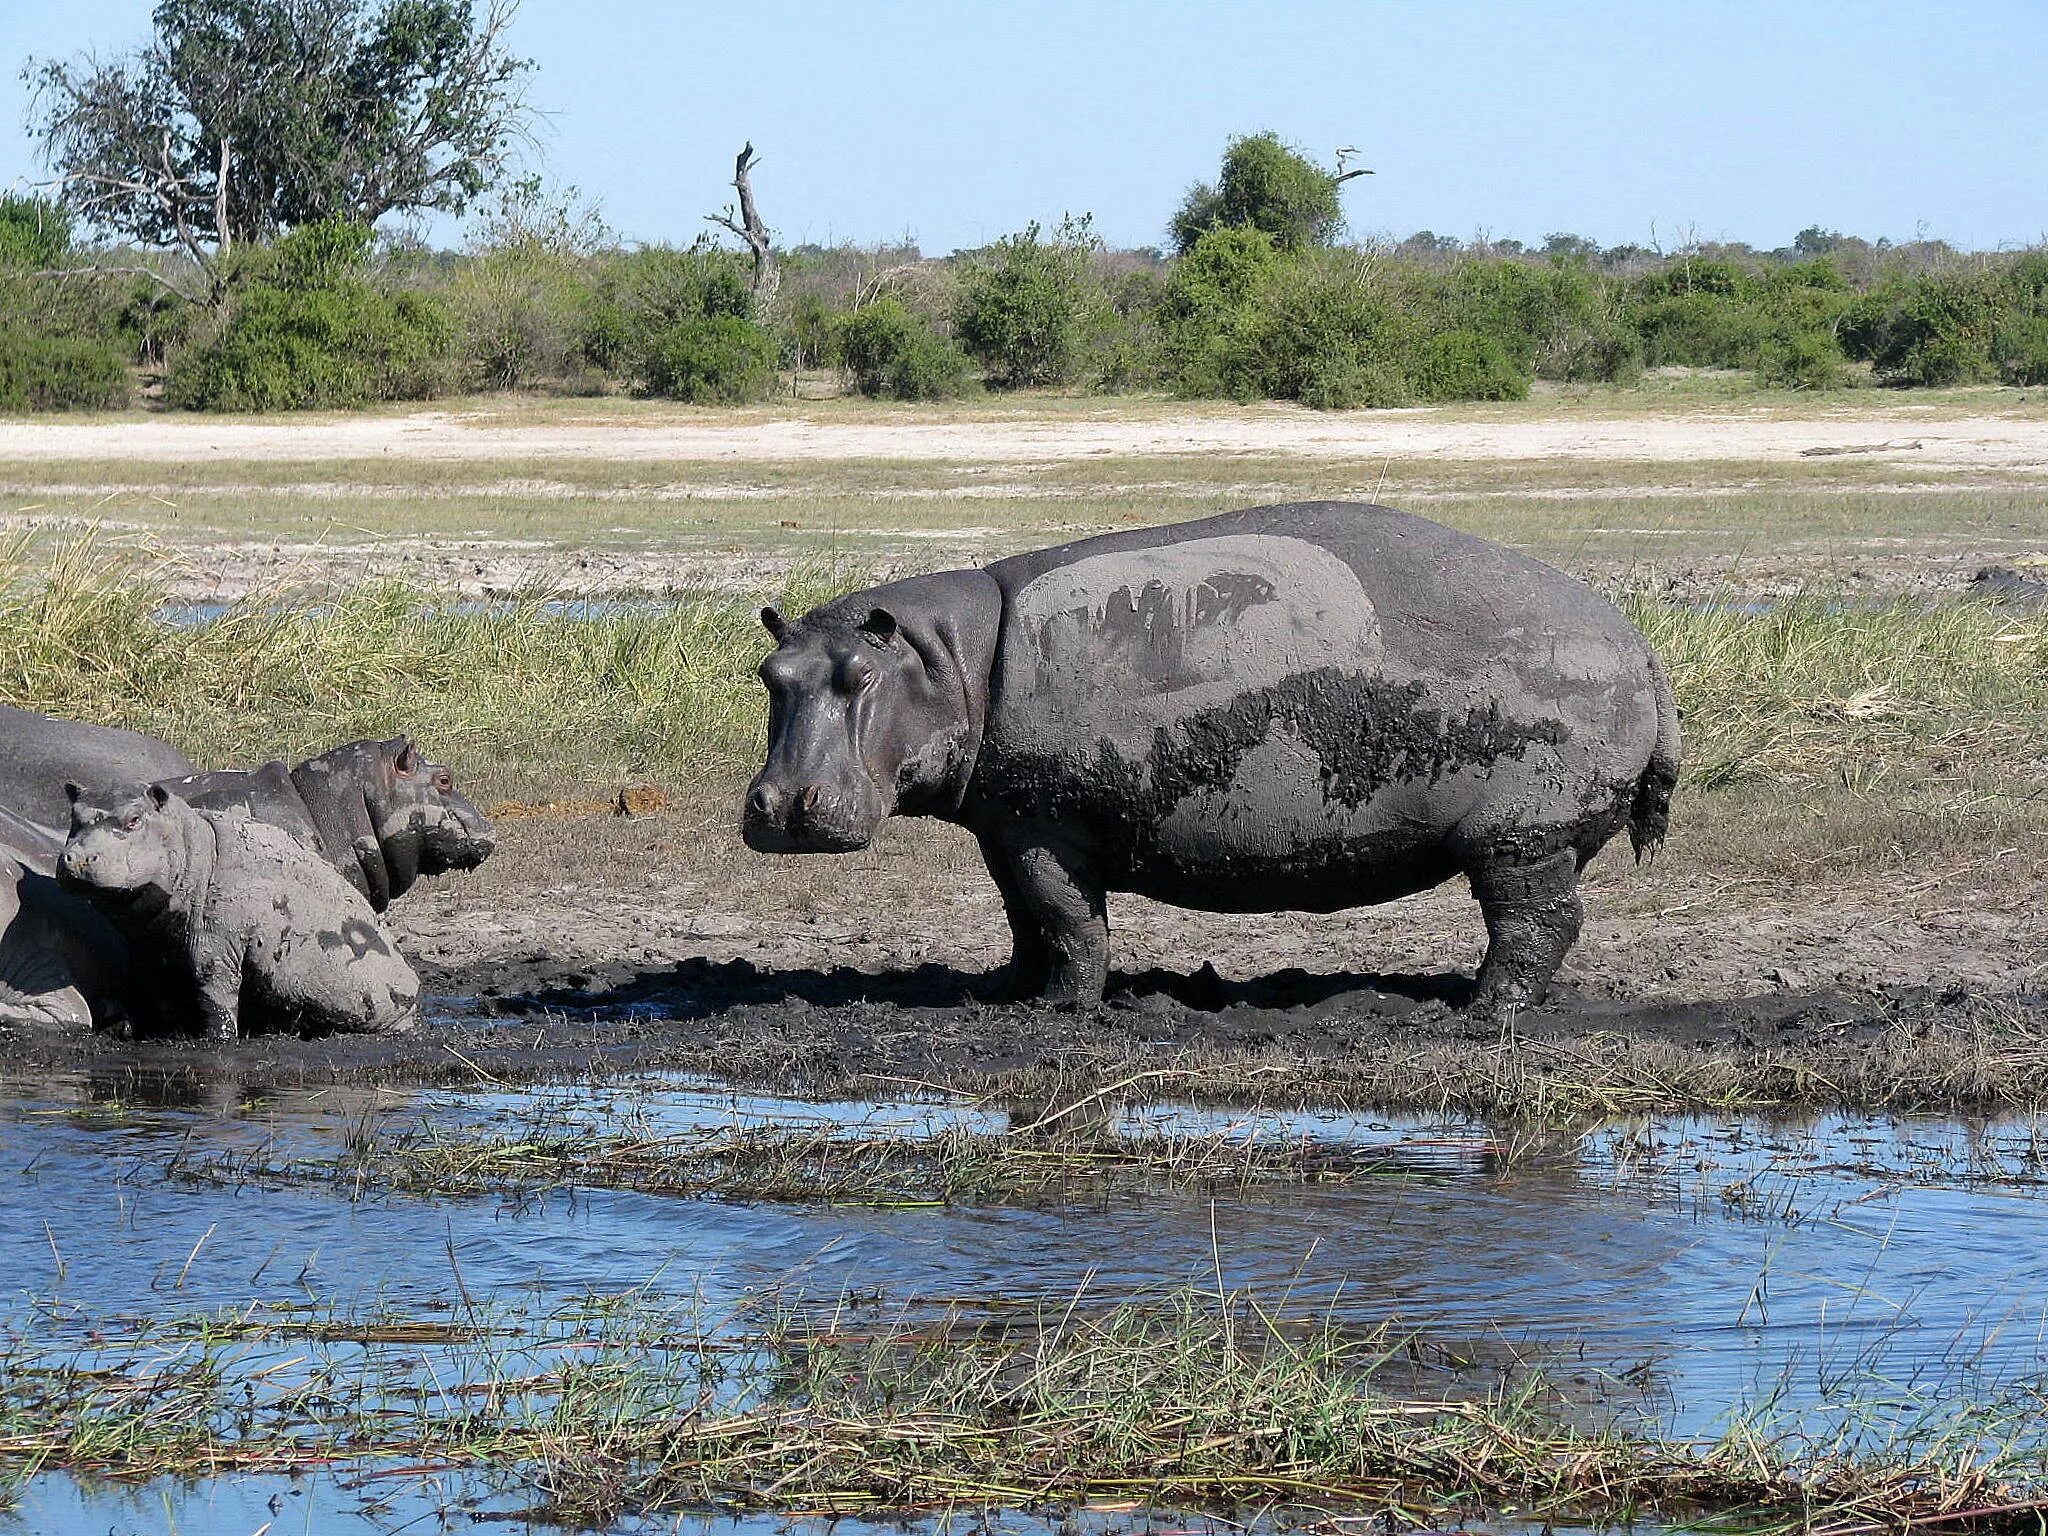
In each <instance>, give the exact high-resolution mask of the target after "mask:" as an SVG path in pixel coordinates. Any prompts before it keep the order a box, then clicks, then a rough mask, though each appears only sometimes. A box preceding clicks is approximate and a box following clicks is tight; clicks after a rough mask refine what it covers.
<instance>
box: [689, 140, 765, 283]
mask: <svg viewBox="0 0 2048 1536" xmlns="http://www.w3.org/2000/svg"><path fill="white" fill-rule="evenodd" d="M760 163H761V157H760V156H759V155H756V154H755V153H754V143H753V140H751V139H749V140H748V141H747V146H746V148H744V149H742V150H741V151H740V153H739V158H738V159H737V160H735V161H734V162H733V167H732V189H733V191H735V192H737V193H738V194H739V208H738V210H737V212H738V217H737V218H735V217H734V212H735V210H734V209H733V208H731V207H727V208H726V210H725V212H723V213H709V214H706V215H705V216H704V217H705V220H706V222H708V223H712V224H717V225H719V226H721V227H722V228H725V229H729V230H731V231H732V232H733V233H734V234H736V235H738V236H739V237H740V238H741V239H742V240H744V241H746V242H747V250H748V251H749V252H750V253H751V254H752V255H753V258H754V292H755V293H757V294H759V295H760V297H761V301H762V302H763V303H766V302H768V301H769V300H771V299H773V298H774V297H775V289H776V286H777V284H778V283H779V282H780V280H781V273H779V272H778V271H777V270H776V267H775V244H774V238H773V237H772V236H771V235H770V234H769V233H768V226H767V225H766V224H764V223H762V222H761V210H760V209H758V208H756V207H755V206H754V178H753V170H754V167H755V166H757V165H759V164H760Z"/></svg>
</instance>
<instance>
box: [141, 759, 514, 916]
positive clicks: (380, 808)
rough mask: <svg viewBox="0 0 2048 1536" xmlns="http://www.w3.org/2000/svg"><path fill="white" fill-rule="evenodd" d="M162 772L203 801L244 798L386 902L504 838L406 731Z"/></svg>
mask: <svg viewBox="0 0 2048 1536" xmlns="http://www.w3.org/2000/svg"><path fill="white" fill-rule="evenodd" d="M159 782H161V783H163V785H164V786H165V787H166V788H167V789H170V790H171V791H173V792H174V793H175V794H177V796H178V797H179V798H180V799H182V800H186V801H189V802H190V803H191V804H193V805H195V806H198V807H199V808H201V809H202V810H225V809H228V808H231V807H238V808H240V809H242V810H245V811H247V812H249V814H250V815H252V816H254V817H255V818H256V819H257V820H258V821H263V822H268V823H269V824H270V825H272V826H276V827H282V828H284V829H285V830H286V831H287V832H290V833H291V834H292V835H293V836H294V837H297V838H299V839H300V840H301V841H302V842H304V843H305V844H306V845H307V846H309V847H311V848H312V849H314V850H315V851H316V852H318V853H319V854H320V855H321V856H322V857H324V858H325V859H326V860H327V861H328V862H329V863H331V864H332V865H333V866H334V867H335V868H336V869H338V870H340V871H341V873H342V874H343V875H345V876H346V877H347V878H348V882H349V884H351V885H353V886H354V887H355V888H356V889H357V890H358V891H360V892H361V893H362V894H363V896H364V897H365V898H366V899H367V900H368V901H369V903H370V905H371V907H372V908H374V909H375V910H376V911H379V912H382V911H383V910H384V909H385V908H386V907H388V906H390V905H391V903H392V902H393V901H395V900H396V899H397V898H399V897H400V896H403V895H404V894H405V893H406V892H407V891H408V890H410V889H411V888H412V885H413V882H414V881H416V880H418V879H420V878H421V877H422V876H431V875H440V874H446V873H447V872H448V871H449V870H452V869H474V868H476V867H477V865H479V864H481V863H483V861H484V860H485V859H487V858H489V857H490V854H491V850H492V849H493V848H495V847H496V846H497V838H496V835H495V834H494V833H493V832H492V831H491V824H490V823H489V822H488V821H486V820H485V819H484V816H483V813H482V812H481V811H479V810H478V809H477V808H476V807H475V806H474V805H472V804H470V802H469V800H468V798H467V797H466V796H464V795H463V794H462V792H461V791H460V790H458V789H457V788H456V787H455V780H454V777H453V776H452V775H451V774H450V773H449V772H448V770H447V769H446V768H444V767H442V766H441V765H440V764H439V763H436V762H432V761H429V760H428V758H427V757H426V756H425V755H424V754H422V753H421V752H420V750H419V749H418V748H417V747H415V746H414V745H413V744H412V742H411V740H410V739H409V738H407V737H404V736H399V737H395V738H394V739H392V740H390V741H352V742H349V743H347V744H346V745H345V746H339V747H336V748H334V749H333V750H332V751H329V752H323V753H321V754H320V755H319V756H318V757H309V758H307V759H306V760H305V761H304V762H303V763H300V764H299V765H298V766H297V767H296V768H287V767H286V766H285V765H284V764H283V763H265V764H264V765H263V766H262V767H261V768H252V769H247V770H241V769H229V770H224V771H221V772H216V773H193V774H187V775H184V776H182V777H177V778H166V779H163V780H160V781H159Z"/></svg>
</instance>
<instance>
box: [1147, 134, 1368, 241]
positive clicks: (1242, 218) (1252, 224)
mask: <svg viewBox="0 0 2048 1536" xmlns="http://www.w3.org/2000/svg"><path fill="white" fill-rule="evenodd" d="M1343 227H1344V209H1343V205H1342V204H1341V203H1339V202H1338V200H1337V178H1336V177H1335V176H1334V175H1333V174H1331V173H1330V172H1329V171H1326V170H1324V169H1323V168H1322V167H1321V166H1319V165H1317V164H1316V163H1315V162H1314V161H1313V160H1311V159H1309V158H1308V157H1307V156H1306V155H1304V154H1302V153H1301V151H1299V150H1297V149H1294V148H1291V147H1290V146H1288V145H1286V144H1283V143H1282V142H1281V141H1280V136H1279V135H1278V134H1275V133H1253V134H1246V135H1243V136H1242V137H1239V138H1234V139H1232V140H1231V141H1230V143H1229V145H1228V146H1226V148H1225V149H1224V151H1223V169H1222V173H1221V175H1219V176H1218V177H1217V179H1216V184H1215V185H1214V186H1211V185H1209V184H1208V183H1206V182H1197V183H1196V184H1195V185H1194V186H1192V187H1190V188H1189V189H1188V192H1187V196H1186V197H1185V198H1183V199H1182V200H1181V205H1180V209H1179V211H1178V212H1176V213H1175V214H1174V216H1173V225H1172V229H1171V231H1170V233H1171V234H1172V236H1173V244H1174V249H1175V250H1178V251H1181V252H1183V253H1185V252H1187V251H1190V250H1192V249H1193V248H1194V247H1195V245H1196V243H1197V242H1198V241H1200V240H1201V238H1202V237H1203V236H1204V235H1206V234H1208V233H1210V232H1211V231H1213V230H1218V229H1255V230H1259V231H1261V232H1263V233H1265V234H1267V235H1269V236H1271V237H1272V240H1273V243H1274V244H1275V245H1276V246H1278V247H1279V248H1280V249H1281V250H1283V251H1299V250H1304V249H1306V248H1307V247H1309V246H1312V245H1327V244H1329V242H1330V241H1331V240H1332V239H1333V238H1335V236H1336V234H1337V232H1338V231H1339V230H1341V229H1342V228H1343Z"/></svg>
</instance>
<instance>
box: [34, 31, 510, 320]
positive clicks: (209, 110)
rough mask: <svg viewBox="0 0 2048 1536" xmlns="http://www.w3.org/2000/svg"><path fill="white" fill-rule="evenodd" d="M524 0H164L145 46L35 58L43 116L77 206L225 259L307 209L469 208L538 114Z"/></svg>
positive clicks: (139, 237) (39, 123) (353, 216)
mask: <svg viewBox="0 0 2048 1536" xmlns="http://www.w3.org/2000/svg"><path fill="white" fill-rule="evenodd" d="M516 4H517V0H487V7H488V8H487V9H486V10H485V11H484V12H483V13H482V14H481V15H479V14H478V13H477V12H476V11H475V10H474V8H473V0H159V3H158V4H157V7H156V9H155V11H154V12H153V13H152V25H153V28H154V31H153V35H152V36H151V38H150V40H149V41H148V42H147V43H145V44H144V45H143V46H142V47H141V48H139V49H138V50H136V51H135V52H133V53H131V54H128V55H126V56H124V57H119V58H116V59H113V60H112V61H109V62H105V63H102V62H99V61H97V60H95V59H92V58H89V57H88V58H80V59H72V60H50V59H45V60H39V61H34V62H31V64H30V65H29V66H28V68H27V70H26V71H25V76H26V78H27V80H28V81H29V83H30V84H31V85H32V87H33V88H34V91H35V105H34V108H33V113H32V121H31V131H32V132H33V133H34V135H35V137H36V138H37V140H38V141H39V144H40V147H41V150H42V154H43V157H44V159H45V160H46V162H47V163H48V164H49V166H50V167H51V169H52V170H53V171H54V172H55V173H56V176H57V179H58V181H59V183H60V185H61V187H62V196H63V199H64V201H65V203H66V204H67V205H68V206H69V207H71V208H72V209H74V210H76V211H77V212H78V213H79V214H81V215H82V216H84V217H85V218H86V219H87V220H89V221H90V222H91V223H93V224H94V225H96V226H98V227H100V228H102V229H105V230H108V231H111V232H113V233H115V234H118V235H121V236H123V237H125V238H127V239H129V240H133V241H135V242H137V243H139V244H142V245H145V246H175V247H178V248H180V249H182V250H183V251H184V252H185V253H186V254H187V255H188V256H190V257H191V258H192V259H193V260H194V261H196V262H198V263H199V264H200V265H201V266H202V268H203V269H204V270H206V271H207V272H208V274H209V275H210V276H211V275H214V274H215V273H216V272H217V267H218V258H219V257H220V255H221V254H222V253H223V252H224V251H225V250H227V249H228V248H230V247H231V246H234V245H237V244H242V243H248V242H255V243H261V242H264V241H267V240H269V239H270V238H272V237H273V236H275V235H277V234H279V233H281V232H283V231H285V230H289V229H293V228H296V227H298V226H300V225H303V224H311V223H319V222H323V221H339V222H346V223H351V224H356V225H362V226H368V225H372V224H374V223H375V222H376V221H377V220H378V219H380V218H382V217H383V216H384V215H386V214H388V213H393V212H400V211H408V210H433V211H440V212H451V213H460V212H461V211H463V210H464V209H465V208H466V207H467V206H468V205H469V204H470V203H471V201H472V200H474V199H475V198H476V197H477V196H478V195H479V194H481V193H482V192H484V191H485V190H486V189H488V188H489V187H491V186H493V185H494V184H496V183H497V182H498V181H499V180H500V179H501V177H502V176H503V174H504V172H505V170H506V167H507V165H508V162H509V160H510V158H511V156H512V153H513V151H514V149H515V148H516V146H517V145H518V143H519V141H520V140H521V139H522V137H523V136H524V134H525V131H526V124H527V119H528V108H527V105H526V101H525V98H524V94H523V90H522V86H523V79H524V76H525V74H526V72H527V71H528V70H529V68H530V67H531V66H530V65H529V64H528V63H527V61H525V60H522V59H519V58H515V57H513V56H512V55H511V54H510V53H509V52H508V51H507V49H506V45H505V39H504V32H505V28H506V26H507V25H508V23H509V22H510V20H511V18H512V14H513V11H514V8H515V6H516ZM215 296H216V297H218V288H217V283H216V293H215Z"/></svg>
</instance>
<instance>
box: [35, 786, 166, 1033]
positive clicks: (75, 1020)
mask: <svg viewBox="0 0 2048 1536" xmlns="http://www.w3.org/2000/svg"><path fill="white" fill-rule="evenodd" d="M63 846H64V844H63V839H61V838H59V837H58V836H56V834H54V833H52V832H50V831H49V830H48V829H47V828H44V827H40V826H37V825H36V824H34V823H33V822H28V821H24V820H22V819H21V818H20V817H18V816H15V815H13V814H11V813H9V812H6V811H0V1025H13V1026H16V1027H22V1026H26V1027H29V1028H34V1029H51V1030H67V1031H84V1030H88V1029H91V1028H92V1027H93V1026H94V1025H95V1024H97V1025H99V1026H101V1027H103V1028H120V1027H126V1028H128V1029H130V1030H133V1031H138V1032H142V1033H147V1032H149V1031H150V1030H151V1028H152V1027H153V1026H154V1024H155V1022H156V1013H155V1002H154V999H155V998H156V996H157V995H158V994H159V990H160V989H159V988H158V987H157V986H155V985H152V982H153V981H154V979H155V978H152V977H150V976H149V975H147V974H146V973H145V972H143V971H140V970H138V968H137V967H136V965H135V964H134V961H133V958H132V956H131V955H130V954H129V950H128V944H127V941H126V940H125V939H123V938H122V937H121V935H120V934H119V933H118V932H117V931H116V930H115V928H114V927H113V925H112V924H111V923H109V922H108V921H107V919H106V918H104V917H103V916H101V915H100V913H99V911H98V910H97V909H96V908H95V907H94V906H93V905H92V904H91V903H90V902H88V901H86V900H84V899H83V898H81V897H79V896H76V895H74V894H73V893H71V892H70V891H66V890H63V889H61V888H60V887H59V886H58V884H57V881H56V879H55V875H56V869H57V856H58V855H59V854H60V853H61V852H62V851H63Z"/></svg>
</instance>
